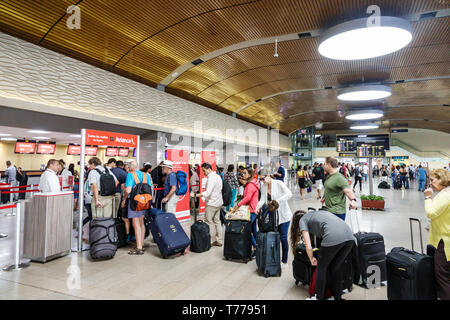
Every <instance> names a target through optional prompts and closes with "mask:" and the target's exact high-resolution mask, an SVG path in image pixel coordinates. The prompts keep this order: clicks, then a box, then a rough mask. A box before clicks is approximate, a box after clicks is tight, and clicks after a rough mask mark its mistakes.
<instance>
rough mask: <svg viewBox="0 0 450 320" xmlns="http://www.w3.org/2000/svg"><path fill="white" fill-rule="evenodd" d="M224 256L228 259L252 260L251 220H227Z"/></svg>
mask: <svg viewBox="0 0 450 320" xmlns="http://www.w3.org/2000/svg"><path fill="white" fill-rule="evenodd" d="M223 256H224V257H225V259H226V260H230V259H240V260H243V261H244V262H245V263H247V262H249V261H251V260H252V223H251V222H250V221H240V220H226V222H225V241H224V246H223Z"/></svg>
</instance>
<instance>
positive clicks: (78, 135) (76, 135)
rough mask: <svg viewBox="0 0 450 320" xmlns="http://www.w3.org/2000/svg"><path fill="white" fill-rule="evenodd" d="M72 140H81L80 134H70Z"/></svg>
mask: <svg viewBox="0 0 450 320" xmlns="http://www.w3.org/2000/svg"><path fill="white" fill-rule="evenodd" d="M70 136H71V137H72V138H81V134H71V135H70Z"/></svg>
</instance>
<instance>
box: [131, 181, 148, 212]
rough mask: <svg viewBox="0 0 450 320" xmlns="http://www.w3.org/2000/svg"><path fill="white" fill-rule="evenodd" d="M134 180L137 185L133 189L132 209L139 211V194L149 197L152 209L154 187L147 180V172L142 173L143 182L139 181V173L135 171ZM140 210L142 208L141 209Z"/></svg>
mask: <svg viewBox="0 0 450 320" xmlns="http://www.w3.org/2000/svg"><path fill="white" fill-rule="evenodd" d="M132 175H133V178H134V182H135V183H136V185H135V186H134V187H133V190H131V194H130V209H131V210H133V211H137V209H138V208H137V207H138V202H137V200H135V199H136V196H137V195H145V196H146V197H147V198H148V199H147V200H148V206H149V209H150V204H151V195H152V187H151V186H150V185H149V184H148V181H147V173H142V175H143V176H142V182H139V180H138V177H137V174H136V173H135V172H133V173H132ZM139 211H140V210H139Z"/></svg>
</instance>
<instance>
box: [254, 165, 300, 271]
mask: <svg viewBox="0 0 450 320" xmlns="http://www.w3.org/2000/svg"><path fill="white" fill-rule="evenodd" d="M261 182H262V186H261V200H259V203H258V206H257V212H259V210H260V208H261V207H262V206H263V205H264V204H265V203H269V202H270V201H272V200H275V201H277V202H278V205H279V207H278V232H279V233H280V240H281V248H282V259H281V262H283V263H284V264H287V261H288V254H289V243H288V231H289V225H290V222H291V219H292V211H291V208H290V207H289V204H288V201H289V199H291V198H292V192H291V190H289V188H288V187H287V186H286V184H285V183H284V182H283V181H281V180H274V179H272V178H271V177H270V172H269V171H268V170H267V169H262V171H261Z"/></svg>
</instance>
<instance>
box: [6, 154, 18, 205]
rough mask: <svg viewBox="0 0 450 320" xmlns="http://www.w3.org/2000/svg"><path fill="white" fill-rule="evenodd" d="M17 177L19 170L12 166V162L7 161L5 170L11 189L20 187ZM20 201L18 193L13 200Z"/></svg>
mask: <svg viewBox="0 0 450 320" xmlns="http://www.w3.org/2000/svg"><path fill="white" fill-rule="evenodd" d="M16 176H17V169H16V167H15V166H13V165H12V164H11V161H9V160H8V161H6V170H5V177H6V182H7V183H9V184H10V185H11V187H17V186H18V185H19V182H18V181H17V180H16ZM14 190H16V189H11V191H14ZM18 199H19V194H18V193H13V200H14V201H17V200H18Z"/></svg>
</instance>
